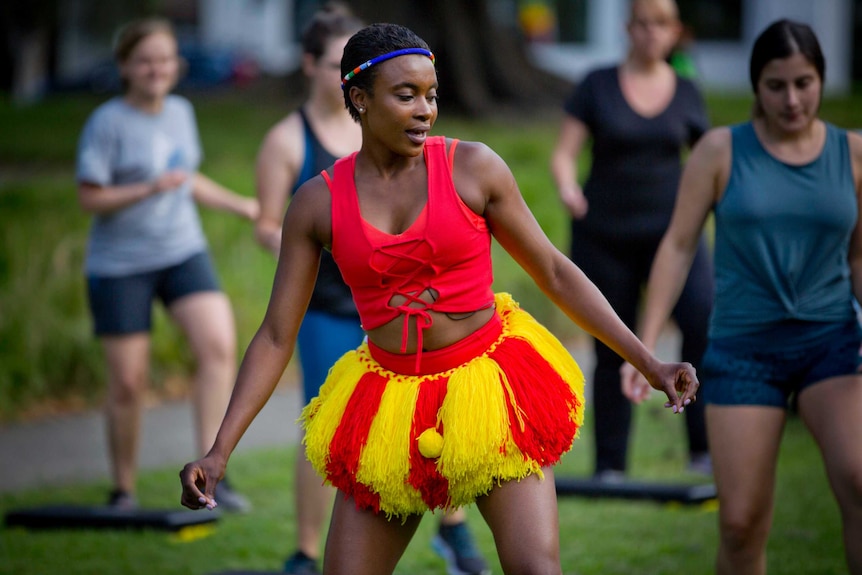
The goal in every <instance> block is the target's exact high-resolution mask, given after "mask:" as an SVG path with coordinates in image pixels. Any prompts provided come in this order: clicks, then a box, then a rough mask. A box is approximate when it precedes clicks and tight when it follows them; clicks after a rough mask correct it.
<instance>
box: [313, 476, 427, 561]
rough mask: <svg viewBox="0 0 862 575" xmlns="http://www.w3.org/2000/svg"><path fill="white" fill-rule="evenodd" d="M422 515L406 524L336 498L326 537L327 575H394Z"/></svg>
mask: <svg viewBox="0 0 862 575" xmlns="http://www.w3.org/2000/svg"><path fill="white" fill-rule="evenodd" d="M421 519H422V516H421V515H411V516H409V517H408V518H407V520H406V521H402V520H401V519H400V518H397V517H393V518H392V519H391V520H387V519H386V516H385V515H382V514H380V515H377V514H374V513H373V512H372V511H369V510H359V509H357V508H356V504H355V503H354V501H353V499H348V498H345V497H344V493H342V492H338V493H337V494H336V495H335V505H334V506H333V509H332V520H331V521H330V523H329V533H328V534H327V537H326V550H325V552H324V558H323V573H324V575H380V574H385V573H392V572H393V571H394V570H395V566H396V565H397V564H398V560H399V559H401V556H402V555H403V554H404V550H405V549H407V545H408V544H409V543H410V540H411V539H412V538H413V534H414V533H416V528H417V527H418V526H419V522H420V521H421Z"/></svg>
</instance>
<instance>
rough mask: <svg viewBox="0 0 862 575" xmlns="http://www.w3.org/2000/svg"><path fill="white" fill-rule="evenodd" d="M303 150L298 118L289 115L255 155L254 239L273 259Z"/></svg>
mask: <svg viewBox="0 0 862 575" xmlns="http://www.w3.org/2000/svg"><path fill="white" fill-rule="evenodd" d="M304 148H305V143H304V141H303V137H302V126H301V122H300V116H299V114H297V113H293V114H291V115H289V116H288V117H287V118H285V119H284V120H282V121H281V122H279V123H278V124H276V125H275V126H273V127H272V129H270V131H269V132H268V133H267V134H266V137H265V138H264V140H263V144H261V147H260V151H259V152H258V154H257V162H256V166H255V190H256V192H257V200H258V202H259V204H260V214H259V215H258V218H257V221H256V222H255V227H254V235H255V238H256V239H257V242H258V243H259V244H260V245H261V246H263V247H264V248H266V249H268V250H269V251H270V252H272V253H273V254H274V255H275V256H276V257H277V256H278V250H279V248H280V246H281V222H282V219H283V217H284V207H285V206H286V205H287V199H288V197H289V195H290V192H291V189H292V188H293V186H294V185H296V180H297V178H299V172H300V169H301V167H302V158H303V157H304V155H305V149H304Z"/></svg>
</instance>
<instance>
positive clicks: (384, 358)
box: [367, 313, 503, 375]
mask: <svg viewBox="0 0 862 575" xmlns="http://www.w3.org/2000/svg"><path fill="white" fill-rule="evenodd" d="M502 333H503V321H502V319H501V318H500V314H499V313H495V314H494V315H492V316H491V319H490V320H488V322H487V323H485V325H483V326H482V327H480V328H479V329H477V330H476V331H475V332H473V333H471V334H470V335H468V336H467V337H465V338H463V339H461V340H458V341H456V342H455V343H453V344H452V345H447V346H446V347H443V348H440V349H434V350H431V351H426V352H424V354H422V355H421V359H422V361H421V365H420V363H419V362H418V361H416V360H417V359H418V358H419V357H420V354H419V353H418V352H417V353H406V354H398V353H393V352H391V351H387V350H385V349H383V348H381V347H379V346H377V345H375V344H374V343H373V342H371V340H368V342H367V344H368V352H369V354H370V355H371V358H372V359H373V360H374V361H376V362H377V363H378V364H379V365H380V366H381V367H382V368H384V369H386V370H388V371H391V372H393V373H397V374H403V375H406V374H408V373H410V371H411V369H412V370H415V372H414V373H412V374H411V375H431V374H439V373H443V372H448V371H450V370H452V369H455V368H457V367H459V366H461V365H464V364H465V363H467V362H468V361H470V360H472V359H474V358H476V357H478V356H480V355H482V354H483V353H485V352H486V351H488V350H489V349H490V348H491V346H493V345H494V344H495V343H497V342H498V340H499V339H500V335H501V334H502Z"/></svg>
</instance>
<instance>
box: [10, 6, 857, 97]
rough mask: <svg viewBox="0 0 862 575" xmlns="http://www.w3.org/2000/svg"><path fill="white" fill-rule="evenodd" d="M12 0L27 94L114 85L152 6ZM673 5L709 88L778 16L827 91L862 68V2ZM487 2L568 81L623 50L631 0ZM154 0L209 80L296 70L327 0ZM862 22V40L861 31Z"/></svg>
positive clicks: (16, 58)
mask: <svg viewBox="0 0 862 575" xmlns="http://www.w3.org/2000/svg"><path fill="white" fill-rule="evenodd" d="M8 1H11V2H12V4H11V6H14V7H15V10H11V9H7V10H5V11H3V10H0V20H3V22H2V25H1V26H0V28H2V29H3V30H4V32H5V40H6V41H5V43H3V44H0V48H2V49H0V80H2V85H0V90H4V89H10V88H11V91H12V93H13V95H15V96H16V98H17V97H20V99H22V100H28V99H36V98H38V97H39V95H40V94H41V93H44V91H46V90H47V89H50V88H56V87H60V88H62V87H71V88H89V89H93V90H97V91H110V90H113V89H114V88H115V86H116V84H117V82H118V80H117V78H116V69H115V68H116V67H115V66H114V64H113V62H112V60H111V43H112V35H113V33H114V31H115V30H116V27H117V26H118V25H119V24H120V23H122V22H124V21H126V20H128V19H130V18H132V17H134V16H136V15H139V14H140V11H141V9H142V7H143V6H145V5H149V6H152V5H153V4H152V2H149V3H148V2H142V1H139V0H115V1H114V2H102V1H100V0H56V1H54V0H52V1H50V2H47V3H46V2H38V1H34V2H28V0H8ZM464 1H470V0H464ZM677 2H678V3H679V5H680V11H681V16H682V18H683V20H684V22H685V23H686V24H687V25H688V26H689V29H690V30H691V31H692V32H693V42H692V43H691V46H690V54H691V56H692V57H693V59H694V62H695V65H696V68H697V71H698V75H699V78H700V81H701V83H702V84H703V86H704V87H706V88H708V89H712V90H719V91H748V90H749V86H748V56H749V51H750V48H751V44H752V43H753V41H754V38H755V37H756V36H757V34H758V33H759V32H760V31H761V30H762V29H763V28H765V27H766V26H767V25H768V24H769V23H770V22H772V21H773V20H775V19H777V18H782V17H786V18H793V19H796V20H800V21H803V22H807V23H809V24H811V25H812V27H813V28H814V29H815V31H816V32H817V33H818V36H819V38H820V41H821V43H822V46H823V50H824V53H825V56H826V59H827V62H828V73H827V75H826V89H827V90H828V91H830V92H838V93H840V92H846V91H848V90H849V88H850V86H851V83H852V79H853V78H854V70H855V73H856V76H858V77H862V0H817V1H814V0H677ZM347 3H348V4H351V2H350V1H349V0H348V2H347ZM487 3H488V7H489V10H490V11H491V13H492V17H493V19H494V21H496V22H497V23H498V24H499V25H502V26H510V27H512V28H513V29H516V30H513V31H515V32H520V33H521V34H522V35H523V36H524V38H525V39H526V40H527V42H528V46H529V55H530V57H531V59H532V60H533V62H534V63H535V64H536V65H537V66H539V67H541V68H543V69H545V70H548V71H550V72H552V73H554V74H557V75H559V76H561V77H563V78H565V79H567V80H569V81H572V82H577V81H578V80H580V78H581V77H582V76H583V75H584V73H585V72H586V71H587V70H589V69H591V68H594V67H596V66H598V65H602V64H609V63H613V62H618V61H619V60H620V59H621V58H623V57H624V56H625V54H624V51H625V50H626V46H627V44H628V42H627V38H626V31H625V22H626V20H627V18H628V13H629V0H487ZM156 4H157V5H158V6H159V11H160V13H161V14H162V15H164V16H166V17H168V18H170V19H171V20H172V21H173V22H174V23H175V24H176V26H177V29H178V32H179V34H180V39H181V44H182V49H183V54H184V56H185V57H186V59H187V60H189V61H190V65H191V66H190V71H192V72H196V73H197V72H199V75H198V76H194V75H192V76H190V77H189V78H188V79H187V81H195V82H199V85H207V84H206V83H207V82H209V83H215V82H222V81H224V80H225V78H233V79H236V78H241V77H242V75H243V74H248V73H249V70H250V65H251V66H253V67H254V69H255V70H259V71H261V72H263V73H265V74H271V75H280V74H285V73H288V72H291V71H293V70H295V69H296V68H297V67H298V65H299V59H300V46H299V36H300V33H301V30H302V27H303V25H304V24H305V22H307V21H308V19H309V17H310V16H311V14H313V12H314V11H315V10H316V9H317V8H318V7H319V6H320V5H321V4H322V0H158V2H157V3H156ZM363 4H365V5H367V4H366V3H363ZM47 5H54V6H57V7H58V11H57V12H58V13H57V14H55V15H54V16H52V17H50V18H45V17H44V12H45V11H44V10H40V9H39V7H40V6H42V7H44V6H47ZM28 7H29V8H28ZM417 10H418V8H417ZM857 21H858V22H859V23H858V24H857ZM856 30H859V32H860V34H859V35H858V36H859V37H860V40H856V39H855V36H856V35H855V34H854V33H855V31H856ZM477 33H481V30H480V31H477ZM854 54H857V56H856V57H855V58H854ZM854 67H855V68H854Z"/></svg>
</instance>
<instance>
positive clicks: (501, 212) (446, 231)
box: [181, 24, 698, 575]
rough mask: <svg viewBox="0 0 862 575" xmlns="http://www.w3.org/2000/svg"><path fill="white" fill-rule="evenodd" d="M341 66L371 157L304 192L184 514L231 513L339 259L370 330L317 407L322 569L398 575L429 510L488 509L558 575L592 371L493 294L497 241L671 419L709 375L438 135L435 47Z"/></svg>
mask: <svg viewBox="0 0 862 575" xmlns="http://www.w3.org/2000/svg"><path fill="white" fill-rule="evenodd" d="M341 68H342V74H343V75H344V78H343V82H342V87H343V88H344V97H345V104H346V106H347V108H348V111H349V112H350V114H351V115H352V116H353V118H354V119H355V120H356V121H357V122H359V123H360V125H361V126H362V148H361V150H360V151H359V152H358V153H356V154H354V155H352V156H348V157H347V158H344V159H342V160H339V161H338V162H336V164H335V165H334V166H333V168H331V169H329V170H327V171H326V172H324V173H323V174H322V175H321V176H320V177H315V178H312V179H311V180H309V181H308V182H307V183H306V184H304V185H303V186H302V187H301V188H300V189H299V190H298V191H297V193H296V195H295V196H294V199H293V201H292V202H291V204H290V206H289V208H288V210H287V215H286V216H285V221H284V225H283V232H282V244H281V251H280V255H279V263H278V269H277V271H276V278H275V283H274V285H273V292H272V296H271V299H270V302H269V308H268V309H267V312H266V317H265V318H264V320H263V324H262V325H261V327H260V329H259V330H258V332H257V334H256V335H255V337H254V339H253V340H252V342H251V344H250V345H249V348H248V350H247V352H246V355H245V358H244V360H243V363H242V366H241V367H240V371H239V376H238V378H237V382H236V386H235V388H234V392H233V396H232V398H231V403H230V406H229V407H228V411H227V413H226V415H225V418H224V421H223V422H222V426H221V429H220V431H219V434H218V437H217V439H216V443H215V445H214V447H213V448H212V450H211V451H210V452H209V453H208V454H207V456H206V457H204V458H203V459H201V460H199V461H195V462H192V463H189V464H188V465H186V466H185V467H184V468H183V471H182V473H181V480H182V484H183V495H182V502H183V505H185V506H187V507H189V508H192V509H200V508H212V507H214V506H216V505H217V503H216V501H215V500H214V498H213V492H214V489H215V485H216V483H217V482H218V480H219V478H220V477H221V476H222V475H223V474H224V470H225V467H226V465H227V461H228V458H229V456H230V454H231V452H232V451H233V449H234V447H235V446H236V444H237V442H238V441H239V439H240V437H241V436H242V434H243V432H244V431H245V429H246V428H247V427H248V425H249V424H250V423H251V421H252V419H253V418H254V417H255V415H256V414H257V413H258V411H260V409H261V408H262V407H263V405H264V404H265V403H266V401H267V399H268V398H269V396H270V394H271V393H272V391H273V389H274V388H275V385H276V384H277V382H278V380H279V378H280V376H281V373H282V371H283V369H284V367H285V366H286V365H287V362H288V360H289V359H290V357H291V355H292V353H293V348H294V343H295V341H296V334H297V329H298V327H299V324H300V322H301V320H302V317H303V314H304V313H305V309H306V306H307V303H308V299H309V297H310V294H311V290H312V287H313V285H314V278H315V275H316V272H317V262H318V260H319V258H320V253H321V250H323V249H329V250H331V251H332V253H333V255H334V257H335V259H336V262H337V263H338V265H339V268H340V269H341V273H342V275H343V276H344V279H345V281H346V282H347V284H348V285H349V286H350V287H351V290H352V291H353V297H354V300H356V302H357V307H358V308H359V312H360V315H361V318H362V322H363V326H364V329H365V331H366V333H367V335H368V337H367V342H365V343H363V344H362V345H361V346H359V348H357V349H356V350H354V351H351V352H348V353H347V354H345V355H344V356H343V357H342V358H341V359H340V360H339V361H338V362H337V363H336V364H335V365H334V366H333V368H332V370H331V372H330V375H329V377H328V378H327V380H326V383H325V384H324V385H323V387H322V388H321V391H320V395H319V396H318V397H317V398H315V399H314V400H313V401H312V402H311V403H310V404H309V405H308V406H307V407H306V408H305V410H304V411H303V422H304V425H305V429H306V439H305V441H306V452H307V454H308V457H309V459H310V461H311V462H312V464H313V465H314V466H315V468H316V469H317V471H318V472H319V473H320V474H321V475H322V476H324V477H325V478H326V480H327V481H328V482H329V483H331V484H332V485H334V486H335V487H337V488H338V489H339V490H340V491H341V492H342V494H343V496H342V497H337V498H336V502H335V506H334V509H333V515H332V520H331V523H330V531H329V535H328V538H327V543H326V550H325V555H324V572H325V573H350V574H352V575H355V574H365V573H368V574H372V573H374V574H377V573H391V572H392V571H393V570H394V569H395V566H396V564H397V562H398V560H399V558H400V557H401V555H402V553H403V552H404V550H405V549H406V547H407V545H408V543H409V541H410V539H411V537H412V535H413V533H414V532H415V530H416V528H417V526H418V525H419V521H420V519H421V517H422V514H423V513H424V512H425V511H427V510H429V509H431V510H434V509H436V508H448V507H453V506H459V505H466V504H470V503H473V502H475V503H476V505H477V507H478V508H479V511H480V512H481V513H482V516H483V517H484V518H485V520H486V522H487V523H488V525H489V527H490V529H491V531H492V532H493V534H494V539H495V541H496V544H497V551H498V554H499V559H500V563H501V565H502V567H503V570H504V571H505V572H507V573H510V572H515V571H517V572H526V571H529V572H542V573H560V559H559V534H558V529H557V525H558V519H557V502H556V492H555V486H554V481H553V471H552V466H553V465H554V464H555V463H557V462H558V461H559V459H560V456H561V455H562V454H564V453H565V452H566V451H568V450H569V449H570V448H571V446H572V442H573V441H574V438H575V436H576V434H577V431H578V428H579V426H580V425H581V423H582V421H583V409H584V398H583V375H582V374H581V372H580V369H579V368H578V366H577V364H576V363H575V362H574V360H573V359H572V357H571V356H570V355H569V354H568V352H567V351H566V350H565V348H564V347H563V346H562V345H561V344H560V342H559V341H557V340H556V338H554V337H553V336H552V335H551V334H550V333H549V332H548V331H547V330H546V329H545V328H544V327H542V326H541V325H539V324H538V323H537V322H536V321H535V320H534V319H533V318H532V317H531V316H530V315H529V314H528V313H527V312H525V311H523V310H521V309H520V308H519V306H518V305H517V303H515V302H514V301H513V300H512V298H511V296H509V295H508V294H496V295H494V294H493V293H492V292H491V281H492V277H491V261H490V258H491V255H490V239H491V235H492V234H493V236H494V237H495V238H496V239H497V241H498V242H499V243H500V245H501V246H503V247H504V248H505V249H506V250H507V251H508V252H509V254H511V255H512V257H513V258H514V259H515V260H516V261H517V262H519V263H520V265H521V266H523V267H524V269H525V270H526V271H527V272H528V273H529V274H530V276H531V277H532V278H533V279H534V281H535V282H536V284H537V285H538V286H539V287H540V288H541V289H542V290H543V291H544V292H545V293H547V294H548V295H549V297H551V299H552V300H553V301H554V302H555V303H556V304H557V306H559V308H560V309H561V310H563V311H564V312H565V313H566V314H567V315H568V316H569V317H570V318H571V319H572V320H573V321H575V322H577V323H578V325H580V326H581V327H583V328H584V329H585V330H586V331H588V332H589V333H590V334H592V335H594V336H595V337H597V338H598V339H600V340H602V341H603V342H605V343H606V344H607V345H608V346H610V347H611V348H612V349H614V350H616V351H617V352H618V353H619V354H620V355H621V356H622V357H623V358H625V359H626V360H627V361H629V362H630V363H631V364H632V365H634V366H636V367H637V368H638V369H639V370H640V371H641V372H642V373H643V374H644V376H645V377H646V379H647V380H648V381H649V382H650V384H651V385H652V386H653V387H654V388H656V389H659V390H661V391H663V392H664V393H665V394H666V395H667V397H668V402H667V406H668V407H670V408H672V410H673V411H674V412H675V413H679V412H681V411H683V410H684V407H685V406H686V405H688V404H689V403H690V402H692V401H694V399H695V393H696V392H697V388H698V381H697V377H696V376H695V372H694V369H693V368H692V366H691V365H690V364H687V363H663V362H660V361H659V360H658V359H656V358H655V357H654V356H652V355H651V354H650V353H649V351H648V350H647V349H646V348H645V347H644V346H643V345H642V344H641V342H640V341H639V340H638V339H637V338H636V337H635V336H634V335H633V334H632V332H631V331H630V330H629V329H628V328H627V327H626V326H625V324H624V323H623V322H622V321H621V320H620V319H619V317H617V315H616V314H615V313H614V311H613V309H612V308H611V307H610V305H609V304H608V303H607V300H605V298H604V297H603V296H602V294H601V293H600V292H599V291H598V290H597V289H596V287H595V286H594V285H593V284H592V282H590V280H589V279H587V277H586V276H584V274H583V273H582V272H581V271H580V270H579V269H578V268H577V267H576V266H575V265H574V264H573V263H572V262H571V261H570V260H569V259H568V258H567V257H566V256H565V255H563V254H562V253H561V252H560V251H559V250H557V249H556V248H555V247H554V246H553V244H551V242H550V241H549V240H548V239H547V237H546V236H545V234H544V233H543V232H542V230H541V228H540V227H539V225H538V223H537V222H536V220H535V218H534V217H533V216H532V214H531V213H530V211H529V208H528V207H527V205H526V204H525V202H524V200H523V198H522V197H521V194H520V191H519V190H518V186H517V184H516V182H515V179H514V177H513V175H512V173H511V171H510V170H509V168H508V166H506V164H505V163H504V162H503V160H502V159H501V158H500V157H499V156H498V155H497V154H495V153H494V152H493V151H492V150H490V149H489V148H488V147H487V146H485V145H483V144H481V143H477V142H461V143H456V142H454V141H452V140H447V139H445V138H437V137H429V132H430V130H431V128H432V126H433V125H434V122H435V120H436V119H437V74H436V72H435V68H434V56H433V54H432V53H431V51H430V50H429V49H428V46H427V44H426V43H425V42H424V41H423V40H422V39H421V38H419V37H418V36H416V35H415V34H413V32H411V31H410V30H408V29H406V28H404V27H402V26H397V25H394V24H374V25H372V26H368V27H366V28H364V29H363V30H361V31H359V32H357V33H356V34H355V35H354V36H352V37H351V39H350V40H349V41H348V43H347V46H346V47H345V50H344V55H343V57H342V61H341ZM456 144H457V145H456Z"/></svg>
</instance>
